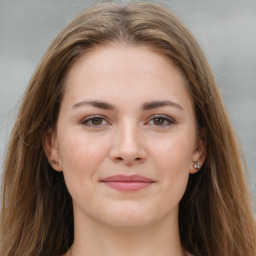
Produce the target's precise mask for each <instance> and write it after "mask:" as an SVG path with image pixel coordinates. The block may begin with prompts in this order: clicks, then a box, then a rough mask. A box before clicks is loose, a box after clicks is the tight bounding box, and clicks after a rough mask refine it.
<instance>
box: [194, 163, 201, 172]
mask: <svg viewBox="0 0 256 256" xmlns="http://www.w3.org/2000/svg"><path fill="white" fill-rule="evenodd" d="M193 167H194V169H195V170H197V171H198V170H199V169H200V168H201V166H200V162H198V161H195V162H194V165H193Z"/></svg>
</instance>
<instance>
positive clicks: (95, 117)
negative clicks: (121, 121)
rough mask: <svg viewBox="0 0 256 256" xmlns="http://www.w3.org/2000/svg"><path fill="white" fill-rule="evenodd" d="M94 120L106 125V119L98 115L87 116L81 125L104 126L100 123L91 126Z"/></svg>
mask: <svg viewBox="0 0 256 256" xmlns="http://www.w3.org/2000/svg"><path fill="white" fill-rule="evenodd" d="M96 119H100V120H101V121H102V122H103V121H105V122H106V124H107V123H108V122H107V121H106V118H105V117H104V116H100V115H93V116H88V117H86V118H84V119H83V120H82V122H81V123H82V124H83V125H86V126H89V127H101V126H104V125H106V124H102V123H101V124H93V123H92V122H93V121H94V120H96ZM90 122H91V123H90Z"/></svg>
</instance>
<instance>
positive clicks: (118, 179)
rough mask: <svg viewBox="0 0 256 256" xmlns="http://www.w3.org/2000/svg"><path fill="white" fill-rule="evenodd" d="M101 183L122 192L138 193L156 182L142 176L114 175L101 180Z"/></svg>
mask: <svg viewBox="0 0 256 256" xmlns="http://www.w3.org/2000/svg"><path fill="white" fill-rule="evenodd" d="M101 182H104V184H106V185H107V186H109V187H111V188H114V189H117V190H120V191H137V190H140V189H143V188H146V187H148V186H150V185H151V184H153V183H154V182H155V181H153V180H151V179H149V178H146V177H144V176H140V175H131V176H127V175H114V176H110V177H107V178H105V179H103V180H101Z"/></svg>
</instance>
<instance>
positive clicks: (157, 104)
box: [142, 100, 184, 110]
mask: <svg viewBox="0 0 256 256" xmlns="http://www.w3.org/2000/svg"><path fill="white" fill-rule="evenodd" d="M165 106H171V107H174V108H177V109H179V110H184V109H183V108H182V107H181V105H179V104H178V103H176V102H174V101H171V100H165V101H152V102H146V103H144V104H143V106H142V109H143V110H150V109H154V108H159V107H165Z"/></svg>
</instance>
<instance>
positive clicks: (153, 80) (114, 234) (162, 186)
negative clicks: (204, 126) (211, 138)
mask: <svg viewBox="0 0 256 256" xmlns="http://www.w3.org/2000/svg"><path fill="white" fill-rule="evenodd" d="M186 86H187V85H186V81H185V79H184V77H183V75H182V73H181V72H180V71H179V69H178V68H177V67H176V66H175V65H174V64H173V63H172V62H171V61H170V60H169V59H168V58H167V57H165V56H163V55H161V54H159V53H156V52H154V51H152V49H150V48H149V47H144V46H136V47H132V46H123V45H117V44H112V45H108V46H104V47H103V46H102V47H98V48H96V49H93V50H91V51H90V52H88V53H86V54H85V55H84V56H82V57H81V58H80V59H78V60H77V61H76V62H75V63H74V65H73V66H72V68H71V70H70V72H69V74H68V76H67V80H66V83H65V91H64V96H63V100H62V102H61V108H60V113H59V117H58V122H57V128H56V131H52V130H50V131H48V134H47V136H46V139H45V141H44V148H45V152H46V155H47V156H48V159H49V161H50V162H51V161H52V160H55V161H58V166H56V165H53V168H54V169H55V170H56V171H59V172H63V174H64V177H65V181H66V185H67V188H68V190H69V192H70V194H71V196H72V199H73V207H74V222H75V240H74V244H73V247H72V256H78V255H88V256H90V255H93V256H102V255H104V256H113V255H114V256H117V255H123V256H125V255H133V256H137V255H140V256H143V255H147V256H150V255H152V256H153V255H154V256H157V255H166V256H171V255H172V256H174V255H175V256H182V255H184V251H183V250H182V247H181V244H180V237H179V228H178V207H179V202H180V200H181V198H182V196H183V194H184V192H185V189H186V186H187V182H188V178H189V174H193V173H195V172H196V170H195V169H194V168H193V164H194V163H193V162H194V161H200V163H201V165H202V164H203V161H204V159H205V154H206V152H205V139H204V135H203V132H200V131H199V132H197V128H196V127H197V126H196V119H195V113H194V109H193V104H192V102H191V99H190V97H189V94H188V92H187V89H186ZM91 101H93V102H95V101H97V102H104V103H107V104H111V108H110V109H106V108H105V107H106V104H105V105H104V104H101V105H100V104H95V103H93V104H92V103H91ZM156 101H157V102H159V101H160V102H165V103H166V101H168V102H169V101H171V102H173V103H172V104H167V105H163V106H160V105H161V104H160V105H159V104H158V106H156V105H157V104H155V106H153V105H152V104H151V107H148V108H147V109H145V105H146V104H147V105H148V106H149V103H152V102H156ZM103 107H104V108H103ZM143 107H144V109H143ZM94 115H97V118H95V117H92V116H94ZM92 118H94V119H92ZM117 174H125V175H133V174H139V175H142V176H145V177H147V178H150V179H151V180H153V181H154V182H153V183H152V184H151V185H150V186H148V187H146V188H144V189H141V190H138V191H119V190H116V189H113V188H111V187H109V186H107V185H106V184H105V183H103V182H100V181H101V180H102V179H104V178H106V177H108V176H111V175H117ZM66 255H69V254H68V253H67V254H66Z"/></svg>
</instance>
